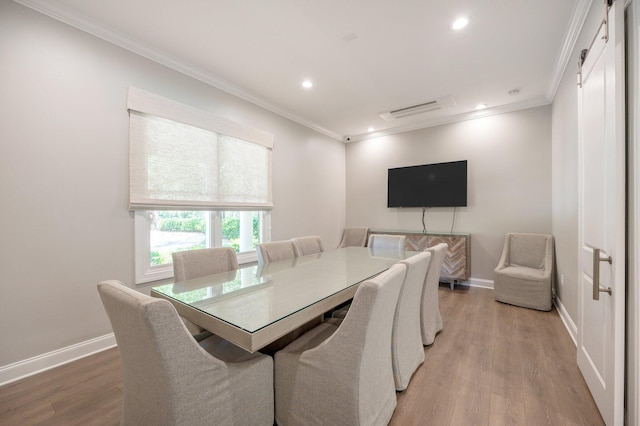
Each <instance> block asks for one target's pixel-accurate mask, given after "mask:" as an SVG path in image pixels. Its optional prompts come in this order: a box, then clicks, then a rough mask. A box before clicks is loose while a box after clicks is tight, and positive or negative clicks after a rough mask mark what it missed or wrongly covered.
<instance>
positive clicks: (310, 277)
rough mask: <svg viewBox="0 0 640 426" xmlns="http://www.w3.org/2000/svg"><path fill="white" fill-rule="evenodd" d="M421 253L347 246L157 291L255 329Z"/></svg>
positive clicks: (156, 290)
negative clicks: (379, 250) (378, 250)
mask: <svg viewBox="0 0 640 426" xmlns="http://www.w3.org/2000/svg"><path fill="white" fill-rule="evenodd" d="M416 253H418V252H411V251H392V252H389V251H384V252H372V251H371V250H370V249H368V248H365V247H346V248H342V249H337V250H332V251H326V252H323V253H319V254H314V255H308V256H302V257H297V258H292V259H287V260H283V261H278V262H273V263H270V264H268V265H264V266H261V265H253V266H248V267H243V268H240V269H238V270H236V271H231V272H225V273H222V274H216V275H209V276H206V277H201V278H196V279H192V280H187V281H182V282H176V283H173V284H166V285H162V286H158V287H154V288H153V291H154V292H156V293H158V294H161V295H163V296H164V297H166V298H170V299H173V300H175V301H177V302H180V303H183V304H185V305H189V306H190V307H192V308H194V309H197V310H199V311H201V312H202V313H205V314H207V315H211V316H213V317H215V318H217V319H219V320H221V321H224V322H226V323H229V324H231V325H233V326H235V327H238V328H240V329H242V330H245V331H246V332H248V333H254V332H256V331H258V330H260V329H262V328H264V327H267V326H269V325H270V324H273V323H274V322H277V321H279V320H281V319H282V318H285V317H287V316H289V315H292V314H294V313H296V312H298V311H300V310H302V309H305V308H306V307H308V306H310V305H313V304H315V303H317V302H319V301H321V300H323V299H326V298H327V297H330V296H332V295H334V294H336V293H338V292H340V291H343V290H345V289H347V288H349V287H351V286H353V285H357V284H358V283H360V282H362V281H365V280H367V279H368V278H371V277H373V276H375V275H377V274H379V273H380V272H383V271H385V270H386V269H388V268H389V267H390V266H391V265H393V264H394V263H396V262H398V261H399V260H401V259H404V258H407V257H410V256H412V255H414V254H416Z"/></svg>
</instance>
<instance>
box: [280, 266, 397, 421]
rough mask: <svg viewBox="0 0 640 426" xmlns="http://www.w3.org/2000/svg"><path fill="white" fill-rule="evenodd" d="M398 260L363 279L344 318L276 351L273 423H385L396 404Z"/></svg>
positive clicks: (311, 331) (306, 334)
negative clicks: (393, 336)
mask: <svg viewBox="0 0 640 426" xmlns="http://www.w3.org/2000/svg"><path fill="white" fill-rule="evenodd" d="M406 270H407V268H406V266H405V265H404V264H401V263H398V264H395V265H393V266H392V267H391V268H389V269H388V270H387V271H385V272H383V273H381V274H380V275H378V276H376V277H375V278H372V279H370V280H368V281H365V282H363V283H361V284H360V285H359V287H358V289H357V290H356V293H355V295H354V297H353V303H352V304H351V309H350V310H349V313H348V314H347V316H346V317H345V318H344V320H343V321H342V322H341V323H340V324H339V325H336V324H335V323H333V322H332V321H331V320H329V321H327V322H324V323H322V324H320V325H319V326H317V327H315V328H313V329H311V330H309V331H308V332H306V333H305V334H303V335H302V336H300V337H299V338H298V339H296V340H294V341H293V342H292V343H290V344H289V345H288V346H286V347H285V348H284V349H282V350H281V351H278V352H276V354H275V389H276V391H275V392H276V423H277V424H278V425H279V426H287V425H319V424H322V425H337V424H341V425H386V424H387V423H388V422H389V420H390V419H391V416H392V414H393V411H394V409H395V406H396V391H395V384H394V380H393V372H392V363H391V349H390V348H391V334H392V327H393V318H394V315H395V310H396V304H397V301H398V296H399V294H400V290H401V288H402V284H403V281H404V277H405V275H406Z"/></svg>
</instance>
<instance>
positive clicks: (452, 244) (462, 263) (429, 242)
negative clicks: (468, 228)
mask: <svg viewBox="0 0 640 426" xmlns="http://www.w3.org/2000/svg"><path fill="white" fill-rule="evenodd" d="M371 234H392V235H405V236H406V237H407V239H406V241H405V244H404V248H405V250H416V251H422V250H424V249H425V248H427V247H432V246H435V245H437V244H440V243H446V244H447V245H448V246H449V249H448V250H447V255H446V257H445V259H444V264H443V265H442V271H441V272H440V281H450V282H451V283H452V284H453V283H454V282H455V281H468V280H469V277H470V275H471V271H470V269H471V235H470V234H429V233H427V234H423V233H421V232H398V231H389V232H386V231H369V235H371Z"/></svg>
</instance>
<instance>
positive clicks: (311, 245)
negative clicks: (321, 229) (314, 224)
mask: <svg viewBox="0 0 640 426" xmlns="http://www.w3.org/2000/svg"><path fill="white" fill-rule="evenodd" d="M291 241H292V242H293V250H294V252H295V254H296V256H306V255H308V254H316V253H322V252H323V251H324V245H323V244H322V239H321V238H320V237H316V236H310V237H298V238H293V239H292V240H291Z"/></svg>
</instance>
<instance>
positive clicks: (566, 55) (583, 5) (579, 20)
mask: <svg viewBox="0 0 640 426" xmlns="http://www.w3.org/2000/svg"><path fill="white" fill-rule="evenodd" d="M14 1H15V2H16V3H19V4H21V5H23V6H26V7H28V8H30V9H33V10H35V11H37V12H40V13H42V14H44V15H47V16H49V17H51V18H54V19H56V20H58V21H60V22H63V23H65V24H67V25H70V26H72V27H74V28H77V29H79V30H81V31H84V32H86V33H89V34H91V35H94V36H96V37H98V38H101V39H103V40H105V41H107V42H109V43H112V44H114V45H116V46H119V47H121V48H123V49H126V50H129V51H131V52H133V53H135V54H138V55H140V56H142V57H145V58H147V59H149V60H152V61H154V62H157V63H159V64H161V65H164V66H166V67H168V68H171V69H173V70H175V71H178V72H180V73H182V74H184V75H187V76H189V77H192V78H194V79H196V80H199V81H202V82H203V83H206V84H208V85H210V86H213V87H215V88H217V89H219V90H222V91H223V92H226V93H228V94H230V95H233V96H236V97H238V98H240V99H243V100H245V101H247V102H249V103H251V104H254V105H256V106H259V107H261V108H264V109H265V110H267V111H270V112H272V113H274V114H277V115H279V116H281V117H284V118H286V119H289V120H291V121H293V122H295V123H298V124H300V125H302V126H304V127H307V128H309V129H311V130H314V131H316V132H318V133H321V134H323V135H325V136H328V137H330V138H332V139H335V140H338V141H343V142H354V141H358V140H364V139H370V138H374V137H379V136H387V135H392V134H397V133H403V132H409V131H412V130H418V129H423V128H428V127H433V126H438V125H441V124H449V123H454V122H457V121H464V120H470V119H474V118H479V117H485V116H489V115H495V114H502V113H504V112H512V111H517V110H521V109H526V108H533V107H536V106H541V105H546V104H549V103H551V102H552V101H553V98H554V97H555V94H556V91H557V90H558V87H559V85H560V81H561V80H562V76H563V74H564V72H565V70H566V68H567V65H568V63H569V60H570V56H571V52H572V51H573V49H574V47H575V44H576V41H577V38H578V35H579V34H580V30H581V29H582V25H583V24H584V20H585V19H586V16H587V13H588V11H589V8H590V7H591V3H592V1H593V0H577V3H576V6H575V8H574V10H573V14H572V19H571V22H570V25H569V28H568V29H567V33H566V35H565V39H564V43H563V45H562V48H561V49H560V53H559V54H558V60H557V61H556V66H555V68H554V71H553V74H552V78H551V83H550V85H549V89H548V91H547V95H546V99H544V100H540V99H538V100H533V101H527V102H524V103H519V104H513V105H508V106H503V107H497V108H492V109H488V110H483V111H481V112H477V111H474V112H471V113H466V114H459V115H455V116H450V117H443V118H438V119H433V120H426V121H424V122H421V123H416V124H413V125H408V126H399V127H395V128H391V129H386V130H381V131H377V132H373V133H366V134H361V135H350V136H349V137H348V138H349V140H347V136H344V135H341V134H339V133H337V132H335V131H333V130H331V129H327V128H326V127H323V126H320V125H318V124H316V123H314V122H312V121H311V120H309V119H307V118H304V117H301V116H299V115H297V114H294V113H291V112H289V111H287V110H285V109H283V108H281V107H279V106H277V105H274V104H273V103H271V102H269V101H267V100H265V99H263V98H260V97H259V96H256V95H254V94H252V93H249V92H248V91H246V90H244V89H242V88H240V87H238V86H236V85H234V84H233V83H231V82H229V81H226V80H224V79H222V78H220V77H218V76H216V75H214V74H212V73H210V72H208V71H205V70H203V69H201V68H198V67H195V66H194V65H192V64H190V63H187V62H185V61H182V60H180V59H178V58H176V57H174V56H172V55H170V54H168V53H166V52H164V51H162V50H160V49H156V48H154V47H152V46H149V45H147V44H144V43H141V42H139V41H137V40H134V39H132V38H131V37H129V36H127V35H125V34H123V33H121V32H119V31H116V30H114V29H112V28H109V27H107V26H105V25H102V24H98V23H97V22H95V21H93V20H91V19H89V18H87V17H86V16H84V15H81V14H78V13H76V12H74V11H72V10H70V9H69V8H66V7H64V6H62V5H60V4H58V3H56V2H55V1H51V0H14Z"/></svg>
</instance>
